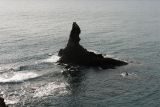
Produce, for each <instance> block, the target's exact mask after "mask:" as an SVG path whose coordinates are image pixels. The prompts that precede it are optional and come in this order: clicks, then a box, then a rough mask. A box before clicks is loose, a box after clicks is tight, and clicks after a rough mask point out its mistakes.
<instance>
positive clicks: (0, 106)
mask: <svg viewBox="0 0 160 107" xmlns="http://www.w3.org/2000/svg"><path fill="white" fill-rule="evenodd" d="M0 107H8V106H7V105H6V104H5V102H4V99H3V98H2V97H0Z"/></svg>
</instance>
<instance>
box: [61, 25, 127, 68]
mask: <svg viewBox="0 0 160 107" xmlns="http://www.w3.org/2000/svg"><path fill="white" fill-rule="evenodd" d="M80 33H81V30H80V27H79V26H78V25H77V23H76V22H73V25H72V30H71V33H70V36H69V40H68V43H67V46H66V47H65V48H64V49H60V51H59V53H58V55H59V56H60V57H61V58H60V60H59V61H58V62H59V63H66V64H71V65H72V64H77V65H85V66H95V67H101V68H103V69H109V68H114V67H116V66H123V65H127V63H126V62H124V61H121V60H116V59H112V58H104V57H103V56H102V54H95V53H94V52H89V51H87V49H85V48H83V47H82V46H81V45H80V44H79V41H80V37H79V35H80Z"/></svg>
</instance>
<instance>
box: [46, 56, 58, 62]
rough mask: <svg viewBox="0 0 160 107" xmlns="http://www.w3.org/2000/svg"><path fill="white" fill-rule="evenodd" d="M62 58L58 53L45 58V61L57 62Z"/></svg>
mask: <svg viewBox="0 0 160 107" xmlns="http://www.w3.org/2000/svg"><path fill="white" fill-rule="evenodd" d="M59 59H60V57H59V56H58V55H52V56H51V57H49V58H47V59H45V60H44V62H50V63H52V62H57V61H58V60H59Z"/></svg>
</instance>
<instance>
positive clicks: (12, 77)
mask: <svg viewBox="0 0 160 107" xmlns="http://www.w3.org/2000/svg"><path fill="white" fill-rule="evenodd" d="M38 76H39V75H38V74H36V73H34V72H10V73H5V74H3V75H0V83H10V82H11V83H12V82H23V81H25V80H29V79H33V78H36V77H38Z"/></svg>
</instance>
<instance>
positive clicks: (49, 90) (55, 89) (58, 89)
mask: <svg viewBox="0 0 160 107" xmlns="http://www.w3.org/2000/svg"><path fill="white" fill-rule="evenodd" d="M66 92H67V91H66V84H64V83H59V84H56V83H55V82H51V83H48V84H46V85H44V86H41V87H39V88H37V89H36V90H35V92H34V96H33V97H43V96H48V95H51V94H54V93H59V94H64V93H66Z"/></svg>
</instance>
